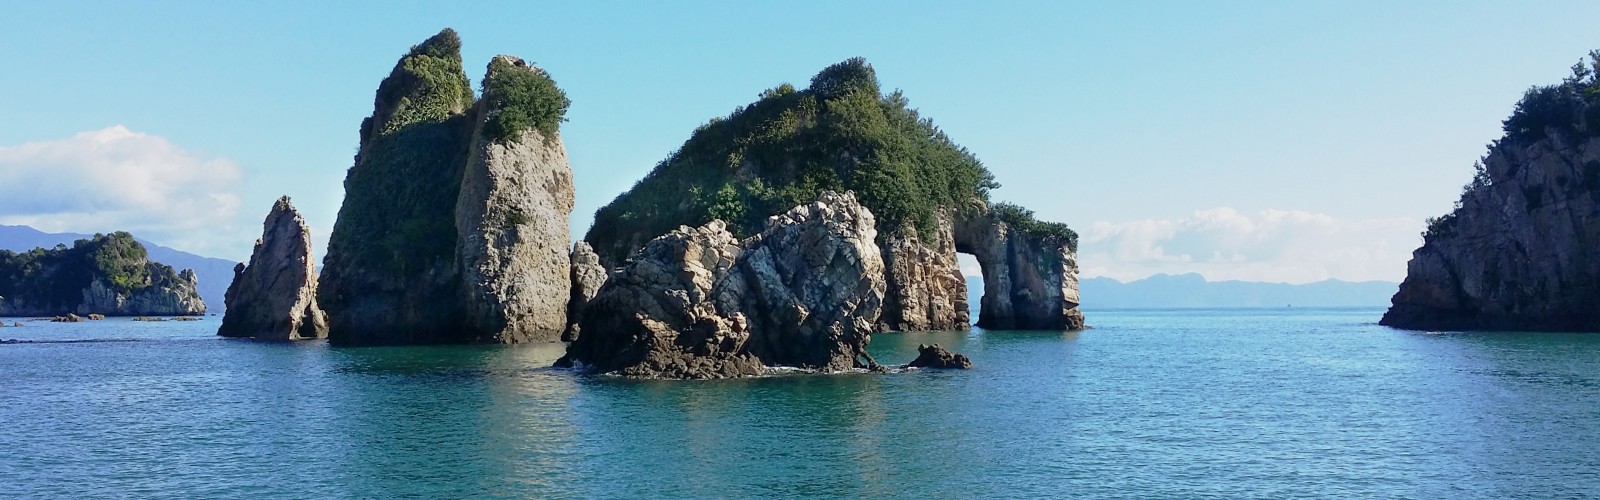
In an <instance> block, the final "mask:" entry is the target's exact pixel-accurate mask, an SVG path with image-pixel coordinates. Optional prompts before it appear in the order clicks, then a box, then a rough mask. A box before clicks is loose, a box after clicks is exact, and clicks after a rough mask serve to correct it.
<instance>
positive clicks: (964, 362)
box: [905, 344, 972, 370]
mask: <svg viewBox="0 0 1600 500" xmlns="http://www.w3.org/2000/svg"><path fill="white" fill-rule="evenodd" d="M905 367H906V368H957V369H962V370H965V369H968V368H972V360H971V359H968V358H967V356H966V355H965V354H960V353H953V352H950V351H948V350H946V349H945V348H944V347H941V346H939V344H933V345H925V344H918V345H917V359H914V360H911V362H910V363H907V364H906V366H905Z"/></svg>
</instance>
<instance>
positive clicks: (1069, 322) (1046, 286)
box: [955, 207, 1084, 330]
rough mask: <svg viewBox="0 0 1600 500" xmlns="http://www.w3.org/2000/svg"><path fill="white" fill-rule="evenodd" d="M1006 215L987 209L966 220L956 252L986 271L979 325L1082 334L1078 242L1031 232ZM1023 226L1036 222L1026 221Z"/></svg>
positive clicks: (961, 225)
mask: <svg viewBox="0 0 1600 500" xmlns="http://www.w3.org/2000/svg"><path fill="white" fill-rule="evenodd" d="M1006 210H1018V209H1017V208H1015V207H981V208H978V209H975V210H972V211H970V212H969V213H968V214H967V215H965V216H963V217H961V220H960V221H959V223H958V224H957V226H956V230H955V236H956V249H957V250H958V251H961V252H964V253H969V254H972V255H973V256H974V257H976V258H977V259H978V264H979V265H981V266H982V268H983V299H982V302H981V304H980V307H981V309H980V310H979V314H978V326H979V327H982V328H986V329H990V330H1079V329H1082V328H1083V327H1084V323H1083V311H1081V310H1079V309H1078V304H1079V298H1078V256H1077V250H1076V248H1075V246H1076V245H1074V244H1073V242H1072V239H1070V238H1067V237H1064V236H1059V235H1055V234H1052V233H1049V232H1044V231H1030V230H1028V228H1027V227H1025V225H1026V224H1027V223H1026V222H1018V221H1019V219H1018V218H1016V217H1015V216H1009V215H1008V214H1007V212H1006ZM1020 220H1023V221H1026V220H1031V219H1020Z"/></svg>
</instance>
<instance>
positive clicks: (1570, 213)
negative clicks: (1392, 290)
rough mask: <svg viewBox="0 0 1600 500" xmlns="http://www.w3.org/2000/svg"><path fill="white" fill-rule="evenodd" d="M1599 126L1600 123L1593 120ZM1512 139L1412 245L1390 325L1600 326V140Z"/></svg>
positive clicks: (1562, 135)
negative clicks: (1420, 241)
mask: <svg viewBox="0 0 1600 500" xmlns="http://www.w3.org/2000/svg"><path fill="white" fill-rule="evenodd" d="M1590 126H1596V125H1590ZM1591 135H1592V133H1590V132H1585V131H1584V129H1582V128H1581V127H1580V128H1579V129H1578V131H1577V132H1576V133H1569V132H1568V131H1562V130H1556V129H1553V128H1552V129H1548V130H1547V134H1546V137H1543V138H1541V139H1538V140H1531V141H1530V140H1519V139H1516V138H1513V137H1506V138H1504V139H1502V140H1500V141H1498V142H1497V143H1495V144H1493V145H1491V147H1490V148H1489V153H1488V155H1486V156H1485V157H1484V158H1483V167H1484V175H1483V176H1482V177H1480V178H1479V179H1478V180H1475V181H1474V184H1473V185H1469V187H1468V189H1466V190H1465V191H1464V192H1463V193H1462V197H1461V200H1460V208H1458V209H1456V211H1455V212H1453V213H1452V214H1450V215H1447V216H1446V217H1445V218H1444V219H1443V220H1442V221H1440V222H1439V223H1437V224H1435V225H1434V226H1435V229H1434V230H1431V231H1430V232H1429V234H1427V235H1426V236H1425V238H1424V240H1423V244H1422V247H1421V248H1418V249H1417V250H1416V251H1415V252H1413V253H1412V257H1411V262H1410V263H1409V264H1408V265H1407V269H1406V279H1405V281H1404V282H1402V283H1401V284H1400V289H1399V291H1398V292H1397V293H1396V294H1395V295H1394V298H1393V299H1392V302H1393V306H1392V307H1390V309H1389V310H1388V311H1387V312H1386V313H1384V315H1383V319H1382V320H1380V321H1379V323H1380V324H1383V325H1388V326H1394V327H1399V328H1407V329H1416V330H1517V331H1528V330H1543V331H1600V308H1596V307H1595V303H1596V302H1600V253H1597V249H1600V217H1596V215H1597V214H1600V138H1595V137H1592V136H1591Z"/></svg>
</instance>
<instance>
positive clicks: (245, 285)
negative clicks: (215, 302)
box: [217, 196, 328, 341]
mask: <svg viewBox="0 0 1600 500" xmlns="http://www.w3.org/2000/svg"><path fill="white" fill-rule="evenodd" d="M311 246H312V243H311V228H309V227H307V226H306V221H305V218H304V217H301V216H300V212H299V211H298V210H295V208H294V205H293V204H291V203H290V202H289V197H287V196H285V197H282V198H279V199H278V201H277V202H275V203H273V204H272V211H271V212H269V213H268V214H267V218H266V220H265V221H264V222H263V223H262V231H261V239H258V240H256V246H255V250H254V251H253V252H251V254H250V263H249V264H248V265H246V264H239V265H238V266H236V267H235V268H234V273H233V283H232V284H230V285H228V294H227V296H226V299H225V300H226V301H227V308H226V311H225V312H224V313H223V315H222V326H221V327H220V328H218V329H217V335H221V336H224V337H253V338H256V339H261V340H280V341H287V340H301V339H315V338H322V337H326V336H327V334H328V320H327V316H326V315H325V314H323V312H322V309H320V308H318V307H317V267H316V260H315V259H314V258H312V250H311Z"/></svg>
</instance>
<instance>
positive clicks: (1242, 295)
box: [967, 273, 1400, 312]
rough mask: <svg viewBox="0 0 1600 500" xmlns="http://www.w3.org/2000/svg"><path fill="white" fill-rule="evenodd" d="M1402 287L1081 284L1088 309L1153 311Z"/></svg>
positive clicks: (1341, 296) (1342, 299) (1154, 280)
mask: <svg viewBox="0 0 1600 500" xmlns="http://www.w3.org/2000/svg"><path fill="white" fill-rule="evenodd" d="M1399 288H1400V284H1399V283H1395V282H1391V281H1359V282H1352V281H1340V280H1324V281H1318V282H1315V283H1306V284H1303V285H1292V284H1288V283H1263V282H1257V281H1206V279H1205V277H1204V276H1201V275H1199V274H1194V273H1188V274H1178V275H1172V274H1157V275H1155V276H1151V277H1149V278H1145V279H1142V280H1135V281H1130V282H1127V283H1123V282H1121V281H1117V280H1114V279H1111V278H1088V279H1084V280H1082V281H1080V282H1079V286H1078V293H1079V294H1080V295H1081V296H1082V297H1083V307H1084V309H1087V310H1094V309H1149V308H1167V307H1388V306H1389V299H1390V298H1391V297H1393V296H1394V293H1395V291H1396V290H1398V289H1399ZM967 290H968V293H969V294H971V296H972V299H971V300H972V304H973V311H974V312H976V311H977V304H978V298H979V297H982V296H983V280H982V279H980V278H975V277H968V278H967Z"/></svg>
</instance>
